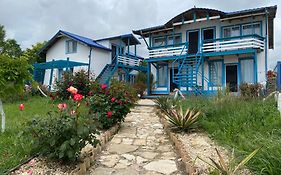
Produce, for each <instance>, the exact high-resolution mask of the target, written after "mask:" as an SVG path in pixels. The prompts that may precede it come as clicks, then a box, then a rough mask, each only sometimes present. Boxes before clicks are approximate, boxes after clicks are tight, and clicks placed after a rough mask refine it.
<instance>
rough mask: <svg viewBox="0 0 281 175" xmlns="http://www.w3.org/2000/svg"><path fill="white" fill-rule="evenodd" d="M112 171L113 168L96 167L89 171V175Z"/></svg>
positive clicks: (109, 173) (108, 173)
mask: <svg viewBox="0 0 281 175" xmlns="http://www.w3.org/2000/svg"><path fill="white" fill-rule="evenodd" d="M113 172H114V169H113V168H102V167H98V168H96V169H95V170H93V171H91V172H90V175H111V174H112V173H113Z"/></svg>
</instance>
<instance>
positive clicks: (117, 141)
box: [111, 137, 122, 144]
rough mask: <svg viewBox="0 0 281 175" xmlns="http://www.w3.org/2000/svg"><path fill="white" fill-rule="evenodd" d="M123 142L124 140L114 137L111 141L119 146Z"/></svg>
mask: <svg viewBox="0 0 281 175" xmlns="http://www.w3.org/2000/svg"><path fill="white" fill-rule="evenodd" d="M121 142H122V139H121V138H118V137H114V138H113V139H112V140H111V143H116V144H119V143H121Z"/></svg>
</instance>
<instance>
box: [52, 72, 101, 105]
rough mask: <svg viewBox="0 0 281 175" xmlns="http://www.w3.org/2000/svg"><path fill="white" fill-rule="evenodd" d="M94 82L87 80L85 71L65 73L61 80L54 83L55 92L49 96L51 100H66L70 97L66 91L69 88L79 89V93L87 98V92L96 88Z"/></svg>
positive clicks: (87, 76)
mask: <svg viewBox="0 0 281 175" xmlns="http://www.w3.org/2000/svg"><path fill="white" fill-rule="evenodd" d="M97 85H98V83H96V82H95V81H94V80H92V79H91V78H89V75H88V73H87V72H86V71H84V70H80V71H78V72H75V73H74V74H73V73H72V72H65V73H64V74H63V78H62V80H59V81H56V85H55V90H56V92H55V93H53V94H52V95H51V96H52V97H53V98H59V99H60V100H66V99H68V97H69V96H70V93H69V92H67V91H66V89H67V88H68V87H70V86H73V87H76V88H77V89H79V93H80V94H82V95H84V96H88V94H89V92H90V91H91V90H92V88H93V87H95V86H97Z"/></svg>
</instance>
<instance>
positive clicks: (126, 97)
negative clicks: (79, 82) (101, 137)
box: [89, 80, 137, 129]
mask: <svg viewBox="0 0 281 175" xmlns="http://www.w3.org/2000/svg"><path fill="white" fill-rule="evenodd" d="M92 94H93V96H92V97H90V100H89V104H90V113H91V114H92V116H93V118H94V120H96V121H98V123H99V126H100V127H101V128H102V129H108V128H110V127H112V126H113V125H115V124H116V123H118V122H121V121H123V120H124V117H125V116H126V115H127V114H128V113H129V112H130V108H131V107H132V106H133V104H134V103H135V101H136V100H137V97H136V92H135V91H134V89H133V88H131V87H130V86H128V85H126V84H124V83H122V82H118V81H115V80H113V81H112V82H111V85H110V87H109V88H108V87H107V85H101V87H100V88H99V89H97V90H96V91H95V92H92Z"/></svg>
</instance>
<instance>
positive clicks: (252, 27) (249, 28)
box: [242, 23, 261, 35]
mask: <svg viewBox="0 0 281 175" xmlns="http://www.w3.org/2000/svg"><path fill="white" fill-rule="evenodd" d="M242 34H243V35H252V34H257V35H261V24H260V23H254V24H245V25H243V26H242Z"/></svg>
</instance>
